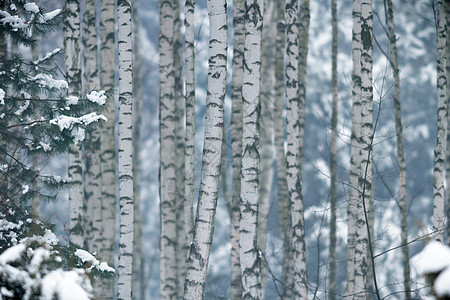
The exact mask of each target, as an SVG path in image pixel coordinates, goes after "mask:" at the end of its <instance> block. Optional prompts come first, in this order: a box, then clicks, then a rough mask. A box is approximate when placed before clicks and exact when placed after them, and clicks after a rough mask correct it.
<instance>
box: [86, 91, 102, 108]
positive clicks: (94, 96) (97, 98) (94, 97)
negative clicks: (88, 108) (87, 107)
mask: <svg viewBox="0 0 450 300" xmlns="http://www.w3.org/2000/svg"><path fill="white" fill-rule="evenodd" d="M86 97H87V99H88V100H89V101H91V102H93V103H97V104H98V105H103V104H105V102H106V95H105V91H100V92H97V91H92V92H91V93H89V94H88V95H86Z"/></svg>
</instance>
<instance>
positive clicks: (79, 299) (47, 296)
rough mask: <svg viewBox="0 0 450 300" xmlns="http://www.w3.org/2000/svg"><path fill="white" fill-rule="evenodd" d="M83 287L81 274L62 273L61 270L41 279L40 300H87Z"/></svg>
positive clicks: (75, 272) (73, 272)
mask: <svg viewBox="0 0 450 300" xmlns="http://www.w3.org/2000/svg"><path fill="white" fill-rule="evenodd" d="M81 286H84V280H83V278H82V273H81V272H77V271H67V272H64V271H63V270H61V269H58V270H55V271H52V272H50V273H48V274H47V275H46V276H45V277H44V278H43V279H42V295H41V298H40V299H42V300H52V299H64V300H85V299H86V300H89V295H88V293H87V292H86V291H85V290H84V289H83V288H82V287H81Z"/></svg>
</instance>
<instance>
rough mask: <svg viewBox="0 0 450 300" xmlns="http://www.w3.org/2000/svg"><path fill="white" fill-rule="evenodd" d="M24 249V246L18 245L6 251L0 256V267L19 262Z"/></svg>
mask: <svg viewBox="0 0 450 300" xmlns="http://www.w3.org/2000/svg"><path fill="white" fill-rule="evenodd" d="M25 249H26V246H25V245H24V244H18V245H15V246H12V247H10V248H8V249H6V250H5V252H3V253H2V254H1V255H0V265H6V264H8V263H10V262H14V261H17V260H19V259H20V258H21V256H22V254H23V252H24V251H25Z"/></svg>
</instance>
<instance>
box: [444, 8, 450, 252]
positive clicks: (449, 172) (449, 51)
mask: <svg viewBox="0 0 450 300" xmlns="http://www.w3.org/2000/svg"><path fill="white" fill-rule="evenodd" d="M445 11H446V12H447V38H449V37H450V26H449V24H448V22H449V21H450V4H449V3H447V2H446V3H445ZM446 74H447V117H448V111H449V110H450V99H449V98H450V78H449V75H448V74H450V42H448V41H447V73H446ZM449 127H450V121H449V120H448V119H447V149H450V128H449ZM446 162H447V170H446V173H445V174H446V178H447V186H450V151H447V161H446ZM447 220H450V193H447ZM448 237H450V222H448V221H447V245H450V238H448Z"/></svg>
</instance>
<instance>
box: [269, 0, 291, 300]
mask: <svg viewBox="0 0 450 300" xmlns="http://www.w3.org/2000/svg"><path fill="white" fill-rule="evenodd" d="M285 6H286V2H285V1H284V0H280V1H278V2H277V8H276V10H277V37H276V49H277V51H276V53H275V99H276V100H275V102H274V110H273V111H274V128H275V152H276V159H277V172H278V174H277V175H278V191H277V197H278V220H279V225H280V233H281V239H282V240H283V258H282V280H281V281H282V282H283V283H285V284H286V283H287V281H288V273H289V272H288V270H289V253H290V242H289V241H290V231H289V230H290V228H291V226H290V224H291V220H290V211H289V203H288V199H289V198H288V189H287V182H286V155H285V153H284V120H285V118H284V115H283V109H284V96H285V92H284V56H285V48H286V21H285ZM289 291H290V290H289V289H286V288H285V286H283V292H282V296H283V297H282V298H283V299H284V298H285V297H284V296H289V295H285V293H286V292H289Z"/></svg>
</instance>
